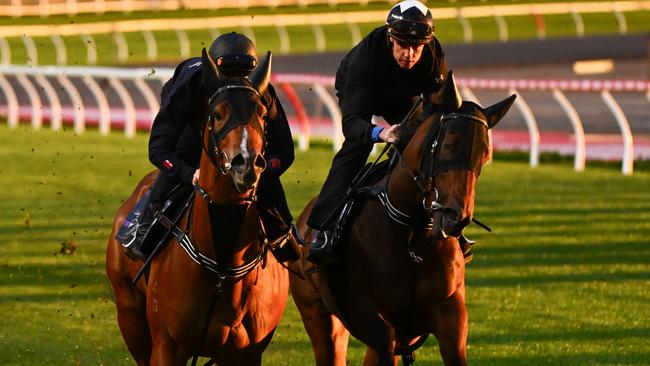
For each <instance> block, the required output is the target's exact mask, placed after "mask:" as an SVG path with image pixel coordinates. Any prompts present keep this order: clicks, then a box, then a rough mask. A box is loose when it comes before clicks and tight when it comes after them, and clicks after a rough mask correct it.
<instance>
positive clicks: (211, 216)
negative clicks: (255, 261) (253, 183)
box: [191, 197, 259, 265]
mask: <svg viewBox="0 0 650 366" xmlns="http://www.w3.org/2000/svg"><path fill="white" fill-rule="evenodd" d="M196 200H197V201H199V202H197V203H198V204H197V205H195V207H194V208H193V212H192V213H191V215H192V228H191V230H192V232H191V236H192V238H194V242H195V245H196V247H197V248H198V249H199V251H201V252H203V253H205V254H206V255H209V256H212V258H218V259H219V260H220V261H226V262H232V263H231V264H234V265H239V264H241V263H240V262H242V263H243V262H245V261H246V260H247V259H248V257H249V256H250V255H253V254H256V253H257V249H256V248H252V247H254V245H252V244H255V243H257V240H258V237H259V236H258V230H259V228H258V224H259V220H258V216H257V207H256V205H255V204H254V203H253V204H246V205H220V204H208V203H207V202H205V201H203V200H202V199H200V198H199V197H196ZM229 258H230V259H229Z"/></svg>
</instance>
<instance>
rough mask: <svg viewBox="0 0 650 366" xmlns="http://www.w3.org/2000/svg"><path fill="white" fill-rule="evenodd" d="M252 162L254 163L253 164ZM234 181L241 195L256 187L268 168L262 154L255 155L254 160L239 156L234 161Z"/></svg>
mask: <svg viewBox="0 0 650 366" xmlns="http://www.w3.org/2000/svg"><path fill="white" fill-rule="evenodd" d="M251 162H254V163H252V164H251ZM231 164H232V168H233V169H232V180H233V183H234V184H235V188H237V191H238V192H240V193H243V192H247V191H249V190H251V189H253V188H254V187H255V185H256V184H257V181H258V179H259V176H260V173H261V172H262V171H263V170H264V168H266V160H264V157H263V156H262V155H261V154H255V158H254V159H250V158H247V157H245V156H244V155H243V154H241V153H240V154H237V155H236V156H235V157H234V158H233V159H232V162H231Z"/></svg>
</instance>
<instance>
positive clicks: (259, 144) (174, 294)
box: [106, 49, 289, 365]
mask: <svg viewBox="0 0 650 366" xmlns="http://www.w3.org/2000/svg"><path fill="white" fill-rule="evenodd" d="M270 64H271V54H270V52H269V53H268V54H267V56H266V58H265V59H264V60H263V61H262V63H261V64H260V66H258V68H257V69H256V70H255V71H254V72H253V74H251V76H250V79H246V78H225V77H222V76H221V75H220V74H219V72H218V70H217V68H216V67H215V64H214V61H213V60H211V59H210V57H209V56H208V55H207V53H206V52H205V49H203V57H202V68H203V71H202V72H203V82H204V86H205V88H206V95H207V96H211V97H210V98H209V99H208V98H207V97H206V100H207V101H208V106H209V108H208V109H207V112H208V113H207V114H208V115H209V117H208V119H207V123H206V126H205V130H204V134H203V136H204V138H203V152H202V156H201V161H200V169H201V176H200V179H199V181H198V184H197V185H196V187H195V188H196V193H195V194H194V202H193V205H192V207H191V208H190V209H189V210H188V212H187V213H186V214H184V216H182V219H181V221H180V224H179V228H180V229H181V231H180V232H174V238H172V240H171V242H170V244H169V245H168V246H167V247H166V248H165V249H164V250H163V251H162V252H161V253H160V255H158V256H157V257H155V258H154V259H153V261H152V262H151V268H150V271H149V276H148V282H147V283H146V284H145V281H144V280H143V279H140V280H139V281H138V282H137V283H136V284H135V285H132V283H131V281H132V279H133V278H134V275H135V274H136V272H137V271H138V270H139V269H140V267H141V266H142V264H143V263H142V262H141V261H133V260H131V259H129V258H128V257H127V256H126V255H125V253H124V250H123V248H122V246H121V245H120V244H119V243H118V242H117V241H116V240H115V233H116V232H117V230H118V228H120V226H121V225H122V222H123V220H124V218H125V217H126V216H127V214H128V213H129V212H130V211H131V209H132V207H133V206H134V204H135V203H136V202H137V201H138V199H139V198H140V197H141V196H142V194H143V193H144V192H145V191H146V190H147V189H148V187H149V186H150V185H151V183H152V181H153V180H154V178H155V174H156V173H150V174H149V175H147V176H146V177H145V178H144V179H143V180H142V181H141V182H140V184H139V185H138V186H137V187H136V189H135V191H134V192H133V194H132V195H131V197H130V198H129V199H128V200H127V201H126V202H125V203H124V205H123V206H122V207H121V208H120V209H119V211H118V212H117V215H116V218H115V221H114V223H113V232H112V234H111V238H110V239H109V242H108V249H107V253H106V272H107V273H108V277H109V279H110V281H111V284H112V287H113V291H114V293H115V302H116V305H117V319H118V323H119V326H120V330H121V332H122V336H123V337H124V340H125V342H126V345H127V347H128V349H129V351H130V352H131V354H132V355H133V357H134V359H135V361H136V362H137V363H138V364H139V365H149V364H152V365H185V364H186V363H187V360H188V359H189V358H190V357H193V356H195V357H196V356H197V355H200V356H204V357H209V358H210V359H211V360H212V361H211V362H213V363H217V364H219V365H260V364H261V360H262V352H263V351H264V350H265V348H266V347H267V345H268V344H269V342H270V341H271V337H272V336H273V332H274V331H275V328H276V327H277V325H278V322H279V321H280V318H281V316H282V313H283V311H284V308H285V304H286V299H287V296H288V285H289V280H288V275H287V271H286V270H285V269H284V268H282V267H281V266H280V264H279V263H278V262H276V260H275V258H274V257H273V256H272V255H268V256H267V248H266V246H265V245H264V242H263V240H261V239H260V234H259V232H260V227H259V225H260V221H259V217H258V214H257V210H256V206H255V194H256V193H255V192H256V185H257V182H258V180H259V177H260V174H261V173H262V171H263V170H264V168H265V167H266V163H265V161H264V158H263V157H262V156H263V152H264V144H265V137H264V127H265V125H264V123H265V122H264V116H265V114H266V108H265V107H264V105H263V104H262V101H261V97H260V95H263V94H264V92H265V91H266V89H267V87H268V81H269V76H270ZM206 327H207V328H206ZM203 329H205V331H202V330H203ZM195 361H196V359H195Z"/></svg>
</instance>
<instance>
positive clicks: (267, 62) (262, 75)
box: [249, 51, 273, 94]
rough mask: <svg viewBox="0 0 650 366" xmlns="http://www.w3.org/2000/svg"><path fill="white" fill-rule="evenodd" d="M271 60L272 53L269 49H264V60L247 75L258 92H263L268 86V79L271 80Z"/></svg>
mask: <svg viewBox="0 0 650 366" xmlns="http://www.w3.org/2000/svg"><path fill="white" fill-rule="evenodd" d="M272 61H273V55H272V54H271V51H266V57H264V60H262V62H261V63H260V64H259V65H258V66H257V68H256V69H255V70H254V71H253V72H252V73H251V75H250V77H249V79H250V81H251V83H252V84H253V86H255V89H257V91H258V92H259V93H260V94H264V93H265V92H266V88H267V87H268V86H269V81H270V80H271V62H272Z"/></svg>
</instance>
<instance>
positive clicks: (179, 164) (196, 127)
mask: <svg viewBox="0 0 650 366" xmlns="http://www.w3.org/2000/svg"><path fill="white" fill-rule="evenodd" d="M161 94H162V95H161V105H160V111H159V112H158V115H156V118H155V119H154V122H153V126H152V127H151V134H150V136H149V160H150V161H151V162H152V163H153V164H154V165H155V166H156V167H158V168H159V169H160V170H161V171H162V172H163V173H164V174H168V175H171V176H173V177H174V178H176V179H177V180H179V181H181V182H184V183H190V184H191V182H192V177H193V175H194V171H195V170H196V169H197V168H198V166H199V162H200V159H201V149H202V142H203V141H202V138H201V134H202V133H203V129H204V126H205V123H206V121H207V117H208V105H207V99H208V98H207V97H206V95H205V91H204V88H203V82H202V69H201V58H199V57H196V58H191V59H188V60H185V61H183V62H182V63H181V64H179V65H178V66H177V67H176V70H175V71H174V76H173V77H172V79H170V81H169V82H167V83H166V84H165V86H164V87H163V92H162V93H161ZM262 99H263V100H262V102H263V103H264V105H265V106H266V108H267V110H268V112H267V117H266V139H267V146H266V150H265V153H264V155H265V158H266V160H267V162H268V167H267V170H266V171H265V173H264V175H266V174H273V175H275V176H276V177H277V176H280V175H281V174H282V173H284V171H285V170H287V168H289V166H290V165H291V163H292V162H293V159H294V149H293V139H292V137H291V130H290V129H289V123H288V122H287V117H286V115H285V113H284V110H283V109H282V105H281V104H280V102H279V101H278V98H277V95H276V93H275V90H274V89H273V87H272V86H271V85H270V84H269V88H268V90H267V92H266V93H265V94H264V95H263V98H262ZM267 172H268V173H267Z"/></svg>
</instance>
